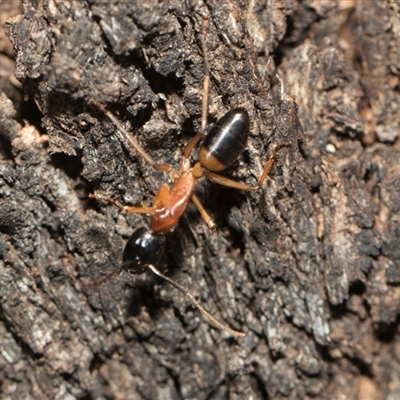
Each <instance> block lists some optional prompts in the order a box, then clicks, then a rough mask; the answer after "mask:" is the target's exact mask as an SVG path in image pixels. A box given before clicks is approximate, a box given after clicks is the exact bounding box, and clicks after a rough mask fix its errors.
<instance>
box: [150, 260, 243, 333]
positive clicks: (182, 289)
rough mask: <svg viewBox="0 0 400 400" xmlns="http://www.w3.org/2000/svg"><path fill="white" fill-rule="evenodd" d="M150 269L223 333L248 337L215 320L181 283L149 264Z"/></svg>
mask: <svg viewBox="0 0 400 400" xmlns="http://www.w3.org/2000/svg"><path fill="white" fill-rule="evenodd" d="M148 267H149V268H150V269H151V270H152V272H153V273H154V274H156V275H157V276H159V277H160V278H162V279H164V280H166V281H167V282H169V283H170V284H171V285H172V286H174V287H176V288H177V289H178V290H180V291H181V292H182V293H183V294H184V295H185V296H187V297H189V299H190V301H191V302H192V303H193V305H194V306H196V307H197V309H198V310H199V311H200V312H201V313H202V314H203V315H204V317H205V318H207V319H208V320H209V321H211V322H212V323H213V324H214V325H215V326H217V327H218V328H219V329H222V330H223V331H226V332H228V333H230V334H231V335H233V336H238V337H244V336H245V335H246V334H245V333H244V332H239V331H235V330H234V329H231V328H229V327H228V326H226V325H224V324H223V323H221V322H219V321H218V320H217V319H215V318H214V317H213V316H212V315H211V314H209V313H208V312H207V311H206V310H205V309H204V308H203V307H202V306H201V305H200V303H199V302H198V301H197V300H196V299H195V298H194V297H193V296H192V295H191V294H190V293H189V292H188V291H187V290H186V289H185V288H184V287H183V286H181V285H180V284H179V283H177V282H175V281H173V280H172V279H171V278H168V276H165V275H164V274H162V273H161V272H160V271H159V270H158V269H157V268H156V267H155V266H154V265H151V264H149V265H148Z"/></svg>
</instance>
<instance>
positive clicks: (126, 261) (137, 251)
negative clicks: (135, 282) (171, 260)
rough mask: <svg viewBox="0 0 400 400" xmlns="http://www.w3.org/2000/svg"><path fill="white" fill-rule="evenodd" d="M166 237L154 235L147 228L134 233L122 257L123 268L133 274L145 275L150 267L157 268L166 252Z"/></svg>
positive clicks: (160, 234)
mask: <svg viewBox="0 0 400 400" xmlns="http://www.w3.org/2000/svg"><path fill="white" fill-rule="evenodd" d="M165 242H166V239H165V236H164V235H163V234H162V233H157V234H155V233H152V232H151V231H149V230H148V229H146V228H139V229H137V230H136V231H135V232H133V234H132V236H131V237H130V238H129V240H128V241H127V242H126V245H125V249H124V254H123V256H122V268H123V269H124V270H125V271H127V272H129V273H131V274H133V275H140V274H143V273H144V272H145V271H146V269H147V267H148V266H149V265H153V266H157V265H158V263H159V262H160V260H161V257H162V256H163V255H164V252H165Z"/></svg>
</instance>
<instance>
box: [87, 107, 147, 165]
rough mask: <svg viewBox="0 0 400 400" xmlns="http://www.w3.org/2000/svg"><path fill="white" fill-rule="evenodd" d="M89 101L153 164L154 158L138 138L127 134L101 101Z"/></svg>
mask: <svg viewBox="0 0 400 400" xmlns="http://www.w3.org/2000/svg"><path fill="white" fill-rule="evenodd" d="M90 102H91V103H92V104H93V105H94V106H96V107H97V108H98V109H99V110H100V111H101V112H102V113H103V114H104V115H105V116H107V117H108V118H109V119H110V120H111V121H112V122H113V123H114V125H115V126H116V127H117V128H118V131H119V132H120V134H121V135H122V136H123V138H122V139H123V141H128V142H129V143H130V145H131V146H132V147H133V148H134V149H135V150H136V151H137V152H138V153H139V154H140V155H141V156H142V157H143V158H144V159H145V160H146V161H147V162H148V163H149V164H150V165H155V162H154V160H153V159H152V158H151V156H150V155H149V154H148V153H147V152H146V150H145V149H144V148H143V147H142V146H141V145H140V144H139V142H138V140H137V139H136V138H135V137H134V136H132V135H131V134H129V132H128V131H127V130H126V129H125V128H124V127H123V125H122V124H121V122H119V121H118V119H117V118H116V117H115V115H114V114H112V113H111V112H110V111H108V110H107V109H106V108H105V107H104V106H103V105H102V104H101V103H99V102H98V101H97V100H95V99H90Z"/></svg>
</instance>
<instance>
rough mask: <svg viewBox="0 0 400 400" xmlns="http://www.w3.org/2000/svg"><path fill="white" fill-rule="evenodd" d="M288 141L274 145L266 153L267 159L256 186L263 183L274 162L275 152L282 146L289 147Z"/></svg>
mask: <svg viewBox="0 0 400 400" xmlns="http://www.w3.org/2000/svg"><path fill="white" fill-rule="evenodd" d="M289 146H290V143H281V144H278V145H276V146H274V147H273V148H272V149H271V151H270V152H269V154H268V159H267V162H266V163H265V167H264V170H263V172H262V174H261V176H260V179H259V180H258V186H262V184H263V183H264V181H265V179H266V178H267V176H268V174H269V172H270V171H271V168H272V165H273V164H274V161H275V156H276V153H277V152H278V151H279V150H280V149H281V148H282V147H289Z"/></svg>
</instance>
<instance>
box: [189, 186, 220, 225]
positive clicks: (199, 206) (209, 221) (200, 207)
mask: <svg viewBox="0 0 400 400" xmlns="http://www.w3.org/2000/svg"><path fill="white" fill-rule="evenodd" d="M191 199H192V201H193V203H194V205H195V206H196V207H197V209H198V210H199V213H200V214H201V216H202V217H203V219H204V222H205V223H206V224H207V226H208V229H209V230H210V231H211V232H214V231H215V223H214V221H213V220H212V219H211V217H210V215H209V214H208V212H207V211H206V209H205V208H204V206H203V204H201V201H200V199H199V198H198V197H197V195H196V194H195V193H193V194H192V196H191Z"/></svg>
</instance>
